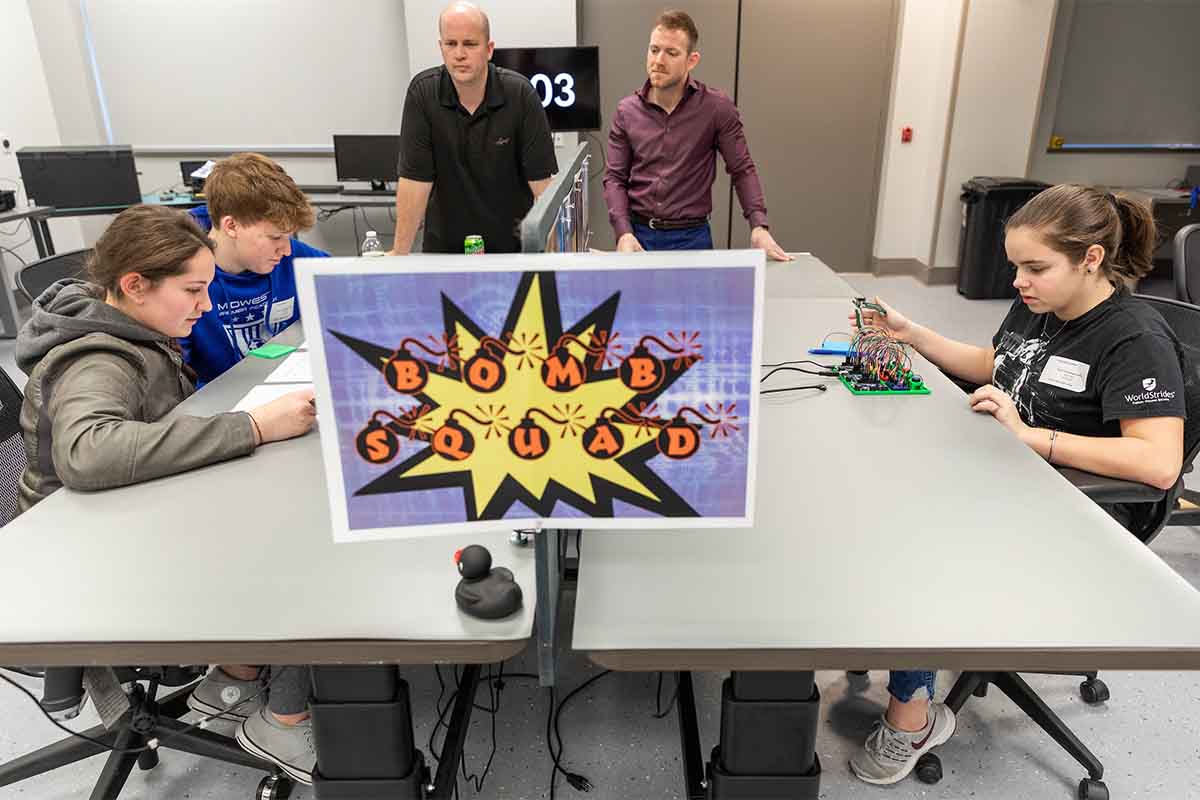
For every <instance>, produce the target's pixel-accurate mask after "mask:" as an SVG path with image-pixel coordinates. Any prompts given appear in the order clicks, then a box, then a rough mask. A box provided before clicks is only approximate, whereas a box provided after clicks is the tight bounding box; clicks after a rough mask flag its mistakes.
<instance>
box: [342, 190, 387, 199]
mask: <svg viewBox="0 0 1200 800" xmlns="http://www.w3.org/2000/svg"><path fill="white" fill-rule="evenodd" d="M342 194H348V195H361V196H372V195H378V196H380V197H391V196H392V195H394V194H395V192H394V191H392V190H391V189H343V190H342Z"/></svg>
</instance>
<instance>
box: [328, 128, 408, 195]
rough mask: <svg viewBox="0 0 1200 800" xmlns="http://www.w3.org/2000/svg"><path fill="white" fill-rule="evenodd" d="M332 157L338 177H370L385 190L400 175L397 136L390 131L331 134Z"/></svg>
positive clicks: (376, 185) (375, 186)
mask: <svg viewBox="0 0 1200 800" xmlns="http://www.w3.org/2000/svg"><path fill="white" fill-rule="evenodd" d="M333 160H334V163H335V164H336V165H337V179H338V180H339V181H370V182H371V188H372V189H373V190H376V191H384V190H385V186H384V184H385V183H386V182H387V181H394V180H396V179H397V178H398V177H400V175H399V172H398V170H399V162H400V137H399V135H393V134H369V135H363V134H336V133H335V134H334V135H333Z"/></svg>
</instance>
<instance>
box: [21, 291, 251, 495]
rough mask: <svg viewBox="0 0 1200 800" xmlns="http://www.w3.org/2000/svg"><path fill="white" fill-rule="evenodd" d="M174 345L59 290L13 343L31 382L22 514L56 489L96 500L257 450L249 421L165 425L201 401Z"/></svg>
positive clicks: (93, 295)
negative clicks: (104, 492) (184, 405)
mask: <svg viewBox="0 0 1200 800" xmlns="http://www.w3.org/2000/svg"><path fill="white" fill-rule="evenodd" d="M173 345H174V342H173V341H172V339H171V338H170V337H168V336H164V335H162V334H161V333H157V332H156V331H152V330H151V329H149V328H147V327H146V326H144V325H142V324H141V323H139V322H137V321H136V320H134V319H133V318H131V317H129V316H128V315H126V314H124V313H122V312H121V311H119V310H118V309H116V308H114V307H112V306H110V305H108V304H106V303H105V302H104V290H103V289H102V288H101V287H99V286H96V285H94V284H90V283H85V282H84V281H79V280H62V281H59V282H58V283H55V284H54V285H53V286H51V287H50V288H49V289H47V290H46V291H45V292H43V293H42V294H41V295H40V296H39V297H38V298H37V300H36V301H34V304H33V318H32V319H30V320H29V322H27V323H26V324H25V325H24V327H22V328H21V332H20V334H19V335H18V336H17V366H19V367H20V368H21V370H22V371H23V372H25V373H26V374H27V375H28V376H29V382H28V383H27V384H26V385H25V402H24V404H23V405H22V407H21V430H22V431H23V432H24V437H25V454H26V456H27V458H28V463H27V465H26V467H25V473H24V474H23V475H22V476H21V481H20V490H21V497H20V504H19V505H20V510H21V511H25V510H26V509H28V508H29V507H30V506H32V505H34V504H35V503H37V502H38V501H40V500H41V499H42V498H44V497H45V496H46V495H48V494H50V493H51V492H53V491H54V490H55V489H57V488H58V487H59V486H62V485H64V484H65V485H66V486H69V487H71V488H72V489H79V490H83V491H92V490H96V489H111V488H113V487H116V486H125V485H127V484H130V483H138V482H140V481H146V480H150V479H151V478H158V477H162V476H164V475H173V474H175V473H178V472H184V471H186V470H189V469H194V468H196V467H201V466H204V465H205V464H212V463H214V462H217V461H224V460H226V459H229V458H233V457H235V456H242V455H247V454H248V453H251V452H252V451H253V450H254V427H253V422H252V421H251V420H250V416H249V415H248V414H245V413H241V412H235V413H227V414H218V415H217V416H215V417H188V416H183V415H176V416H174V417H172V418H171V419H170V420H163V419H162V417H163V416H164V415H166V414H167V412H169V411H170V410H171V409H173V408H175V406H177V405H179V404H180V403H181V402H182V401H183V400H184V398H186V397H187V396H188V395H190V394H192V393H193V392H195V391H196V389H195V387H194V386H193V385H192V382H191V381H190V380H188V379H187V378H186V377H185V376H184V374H183V360H182V357H181V356H180V355H179V353H178V351H177V350H176V348H175V347H173Z"/></svg>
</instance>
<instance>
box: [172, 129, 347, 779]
mask: <svg viewBox="0 0 1200 800" xmlns="http://www.w3.org/2000/svg"><path fill="white" fill-rule="evenodd" d="M204 193H205V194H206V195H207V196H208V207H207V208H204V207H201V208H197V209H195V210H193V211H192V212H191V213H192V216H193V217H195V219H196V221H197V222H199V223H200V226H201V227H202V228H205V229H207V230H208V231H209V234H208V235H209V238H210V239H211V240H212V242H213V245H214V256H215V257H216V262H217V269H216V275H215V276H214V277H213V281H212V283H211V284H209V287H208V296H209V299H210V300H212V308H210V309H209V310H208V311H206V312H204V314H203V315H202V316H201V317H200V319H199V321H197V322H196V324H195V325H194V326H192V332H191V335H189V336H187V337H184V338H183V339H180V340H179V344H180V346H181V348H182V350H183V357H184V359H185V360H186V361H187V363H188V364H189V365H191V367H192V368H193V369H194V370H196V374H197V376H198V377H197V385H203V384H205V383H207V382H208V381H211V380H213V379H214V378H216V377H217V376H218V375H220V374H221V373H222V372H224V371H225V370H227V369H229V368H230V367H232V366H233V365H234V364H236V363H237V362H239V361H241V360H242V358H243V357H245V355H246V353H248V352H249V351H250V350H253V349H254V348H256V347H258V346H259V345H261V344H263V343H264V342H265V341H266V340H268V339H270V338H271V337H272V336H274V335H275V334H277V333H279V332H280V331H282V330H283V329H284V328H286V327H287V326H288V325H291V324H292V323H293V322H295V321H296V320H298V319H299V318H300V307H299V306H298V305H297V302H296V273H295V268H294V266H293V264H292V259H293V258H295V257H314V256H320V257H328V255H329V254H328V253H324V252H322V251H320V250H317V249H316V248H313V247H309V246H308V245H306V244H304V243H302V242H299V241H297V240H296V239H293V238H292V235H293V234H295V233H296V232H297V231H301V230H305V229H307V228H311V227H312V225H313V222H315V214H314V213H313V209H312V206H310V205H309V203H308V199H307V198H306V197H305V196H304V193H303V192H301V191H300V189H299V188H298V187H297V186H296V184H295V182H294V181H292V179H291V178H290V177H288V174H287V173H286V172H284V171H283V168H282V167H280V166H279V165H278V164H276V163H275V162H274V161H271V160H270V159H269V158H266V157H264V156H261V155H258V154H256V153H240V154H238V155H235V156H232V157H230V158H227V159H225V160H224V161H222V162H220V163H219V164H217V165H216V166H215V167H213V170H212V173H211V174H210V175H209V176H208V178H207V179H206V180H205V182H204ZM268 673H269V674H270V676H271V677H270V679H269V680H268V679H267V675H268ZM264 686H269V691H264ZM310 692H311V685H310V681H309V677H308V669H307V668H305V667H300V666H283V667H279V666H276V667H271V668H269V670H268V669H265V668H260V667H258V666H255V665H249V664H223V665H221V666H214V667H213V668H212V669H210V670H209V672H208V675H206V676H205V678H204V680H202V681H201V682H200V683H199V684H198V685H197V686H196V688H195V690H193V692H192V694H191V695H190V696H189V697H188V707H189V708H191V709H192V710H193V711H196V712H198V713H201V714H204V715H220V716H221V718H223V719H226V720H230V721H233V722H238V723H240V724H239V725H238V729H237V741H238V744H240V745H241V746H242V747H243V748H244V749H246V750H248V751H249V752H251V753H253V754H254V755H256V756H258V757H259V758H263V759H266V760H268V761H273V762H274V763H275V764H278V765H279V766H280V767H281V768H282V769H283V770H284V771H285V772H287V774H288V775H289V776H291V777H292V778H294V779H296V780H298V781H301V782H303V783H312V770H313V767H314V765H315V764H316V753H315V751H314V750H313V746H312V735H311V724H312V723H311V721H310V719H309V711H308V696H309V694H310ZM264 694H265V700H264V699H263V698H264Z"/></svg>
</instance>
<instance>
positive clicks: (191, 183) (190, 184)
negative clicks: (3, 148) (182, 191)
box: [179, 161, 208, 192]
mask: <svg viewBox="0 0 1200 800" xmlns="http://www.w3.org/2000/svg"><path fill="white" fill-rule="evenodd" d="M207 163H208V162H207V161H180V162H179V173H180V174H181V175H183V185H184V186H186V187H187V188H189V189H191V190H192V191H193V192H202V191H204V178H193V177H192V173H193V172H195V171H196V170H198V169H200V168H201V167H203V166H204V165H205V164H207Z"/></svg>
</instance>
